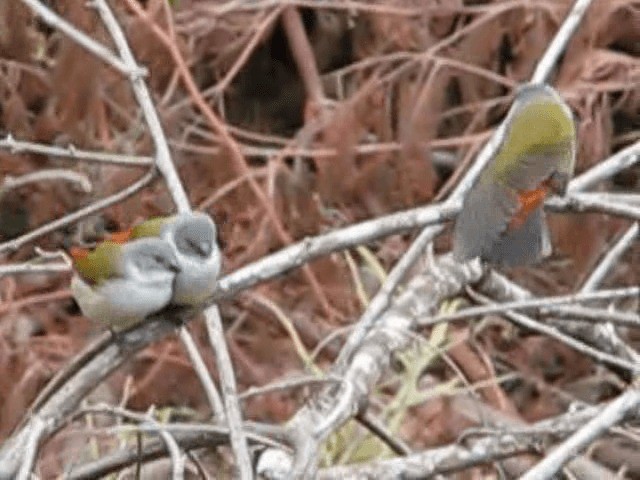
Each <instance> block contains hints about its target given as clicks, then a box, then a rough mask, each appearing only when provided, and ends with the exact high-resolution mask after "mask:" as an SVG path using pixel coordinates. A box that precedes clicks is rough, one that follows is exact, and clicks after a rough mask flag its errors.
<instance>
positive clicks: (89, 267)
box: [71, 238, 179, 332]
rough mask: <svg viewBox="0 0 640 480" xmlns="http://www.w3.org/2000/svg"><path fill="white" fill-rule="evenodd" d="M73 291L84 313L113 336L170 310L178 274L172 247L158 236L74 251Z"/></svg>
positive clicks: (105, 242) (108, 243)
mask: <svg viewBox="0 0 640 480" xmlns="http://www.w3.org/2000/svg"><path fill="white" fill-rule="evenodd" d="M71 256H72V258H73V263H74V267H75V272H74V275H73V277H72V279H71V291H72V293H73V296H74V298H75V300H76V302H77V304H78V306H79V307H80V310H81V311H82V313H83V314H84V315H85V316H86V317H88V318H89V319H91V320H93V321H95V322H97V323H98V324H101V325H104V326H107V327H109V328H110V329H111V330H112V331H113V332H118V331H121V330H125V329H127V328H129V327H132V326H134V325H137V324H138V323H140V322H142V321H143V320H144V319H145V318H146V317H148V316H149V315H151V314H153V313H157V312H159V311H160V310H162V309H163V308H164V307H166V306H167V305H168V304H169V303H170V301H171V297H172V296H173V283H174V281H175V278H176V274H177V273H178V272H179V264H178V260H177V258H176V256H175V254H174V252H173V249H172V248H171V246H170V245H169V244H168V243H167V242H166V241H164V240H162V239H159V238H141V239H139V240H133V241H130V242H127V243H123V244H120V243H116V242H113V241H104V242H102V243H100V244H98V246H97V247H96V248H95V250H93V251H89V250H86V249H82V248H77V247H76V248H73V249H72V250H71Z"/></svg>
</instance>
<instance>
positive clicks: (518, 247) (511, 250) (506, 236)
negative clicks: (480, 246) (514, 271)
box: [486, 205, 551, 266]
mask: <svg viewBox="0 0 640 480" xmlns="http://www.w3.org/2000/svg"><path fill="white" fill-rule="evenodd" d="M550 254H551V240H550V238H549V229H548V227H547V224H546V221H545V215H544V211H543V209H542V205H540V206H538V207H537V208H536V209H534V210H533V211H532V212H531V213H530V214H529V215H528V216H527V217H526V219H525V221H524V223H523V224H522V226H520V227H519V228H509V229H507V231H505V232H504V233H503V234H502V235H500V237H499V238H498V239H497V241H496V242H495V243H494V244H493V246H492V248H491V249H490V250H489V252H488V253H487V256H486V260H487V261H488V262H491V263H494V264H499V265H507V266H513V265H526V264H531V263H535V262H537V261H539V260H541V259H543V258H544V257H546V256H548V255H550Z"/></svg>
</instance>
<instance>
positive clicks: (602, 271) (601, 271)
mask: <svg viewBox="0 0 640 480" xmlns="http://www.w3.org/2000/svg"><path fill="white" fill-rule="evenodd" d="M638 231H639V228H638V222H636V223H634V224H633V225H631V226H630V227H629V229H628V230H627V231H626V232H625V233H624V235H622V236H621V237H620V239H619V240H618V241H617V242H616V244H615V245H614V246H613V247H612V248H610V249H608V251H607V254H606V255H605V256H604V258H603V259H602V261H600V262H599V263H598V266H597V267H596V268H595V269H594V270H593V272H591V275H590V276H589V278H587V280H586V281H585V282H584V284H583V285H582V288H581V289H580V291H581V292H592V291H593V290H595V289H596V288H597V287H598V285H600V284H601V283H602V281H603V280H604V278H605V277H606V276H607V274H608V273H609V271H610V270H611V269H612V268H613V266H614V264H615V263H616V262H617V261H618V260H619V259H620V257H621V256H622V255H624V253H625V252H626V251H627V249H628V248H629V247H630V246H631V244H632V243H633V241H634V240H635V239H636V237H637V236H638Z"/></svg>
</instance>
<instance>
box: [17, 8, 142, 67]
mask: <svg viewBox="0 0 640 480" xmlns="http://www.w3.org/2000/svg"><path fill="white" fill-rule="evenodd" d="M22 2H23V3H24V4H25V5H27V6H28V7H29V8H30V9H31V10H33V11H34V12H36V13H37V14H38V15H40V18H42V20H43V21H44V22H45V23H47V24H49V25H50V26H51V27H53V28H55V29H57V30H60V31H61V32H62V33H64V34H65V35H67V36H68V37H69V38H71V39H72V40H73V41H74V42H75V43H77V44H78V45H80V46H81V47H83V48H85V49H86V50H87V51H89V52H91V53H92V54H93V55H95V56H96V57H98V58H99V59H101V60H102V61H104V62H105V63H106V64H107V65H110V66H112V67H113V68H115V69H116V70H118V71H119V72H121V73H123V74H124V75H125V76H127V77H130V78H136V77H143V76H145V75H146V74H147V71H146V70H145V69H141V68H139V67H136V68H131V66H130V65H128V64H127V63H126V62H123V61H122V60H121V59H120V58H118V57H117V56H116V55H114V54H113V52H111V51H110V50H109V49H108V48H106V47H105V46H104V45H102V44H101V43H98V42H96V41H95V40H94V39H93V38H91V37H89V36H88V35H87V34H85V33H83V32H81V31H80V30H78V29H77V28H76V27H74V26H73V25H71V24H70V23H69V22H67V21H66V20H65V19H64V18H62V17H61V16H59V15H57V14H56V13H54V12H53V11H52V10H50V9H49V8H47V7H46V6H44V5H43V4H42V3H40V2H39V1H38V0H22Z"/></svg>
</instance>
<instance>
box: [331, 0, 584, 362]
mask: <svg viewBox="0 0 640 480" xmlns="http://www.w3.org/2000/svg"><path fill="white" fill-rule="evenodd" d="M591 1H592V0H578V1H576V3H575V4H574V6H573V8H572V9H571V11H570V12H569V14H568V15H567V17H566V18H565V21H564V22H563V25H562V26H561V27H560V29H559V30H558V33H556V36H555V38H554V40H553V41H552V42H551V46H552V47H553V49H552V48H551V46H550V47H549V48H548V49H547V50H546V51H545V54H544V55H543V57H542V58H541V60H540V61H539V62H538V65H539V66H538V68H537V69H536V74H537V75H538V76H537V77H536V81H538V82H540V81H544V80H545V78H546V76H547V75H549V73H550V67H549V66H548V65H549V64H550V62H551V61H555V60H557V58H558V56H559V52H560V51H562V50H563V49H564V48H565V47H566V45H567V43H568V42H569V40H570V39H571V37H572V35H573V33H574V32H575V30H576V29H577V28H578V26H579V24H580V21H581V19H582V17H583V16H584V14H585V13H586V10H587V8H586V7H588V5H589V4H591ZM565 24H568V26H567V27H565ZM451 37H453V36H450V37H448V38H447V41H450V40H451ZM508 120H509V119H505V121H503V122H502V124H501V125H500V126H499V127H498V128H497V129H496V131H495V132H494V134H493V136H492V137H491V139H490V140H489V141H488V142H487V143H486V144H485V145H484V147H483V148H482V150H481V151H480V153H479V154H478V156H477V158H476V161H475V162H474V163H473V165H472V166H471V168H470V169H469V171H468V172H467V174H466V175H465V176H464V178H463V179H462V180H461V181H460V183H459V184H458V186H457V187H456V188H455V189H454V191H453V192H452V194H451V196H450V197H449V199H447V201H446V202H445V205H447V206H454V205H455V206H458V205H459V204H461V203H462V200H463V198H464V196H465V194H466V192H467V191H468V190H469V188H471V185H473V183H474V182H475V180H476V178H477V177H478V175H480V172H481V171H482V170H483V169H484V167H485V166H486V165H487V164H488V163H489V161H490V160H491V158H493V157H494V156H495V154H496V152H497V151H498V148H499V146H500V142H501V139H502V138H503V137H504V131H505V128H506V124H507V121H508ZM441 231H442V227H440V226H436V227H427V228H425V229H424V230H423V231H422V232H421V233H420V235H419V236H418V238H416V240H415V241H414V242H413V244H412V245H411V247H409V249H408V250H407V252H406V253H405V254H404V256H403V257H402V258H401V259H400V260H399V261H398V263H397V264H396V265H395V266H394V268H393V269H392V270H391V272H390V273H389V275H388V277H387V280H386V282H385V284H384V285H383V287H382V288H381V289H380V290H379V291H378V293H377V294H376V295H375V297H374V298H373V299H372V300H371V302H370V303H369V307H368V308H367V309H366V311H365V312H364V313H363V314H362V316H361V317H360V320H359V322H358V324H357V326H356V328H355V330H354V332H353V333H352V334H351V335H350V336H349V337H348V338H347V342H346V343H345V345H344V346H343V348H342V351H341V352H340V355H339V356H338V359H337V360H336V363H335V368H337V369H338V371H339V370H341V369H344V368H345V364H346V362H347V361H348V360H349V358H350V357H351V356H352V354H353V352H354V350H355V349H356V348H358V345H360V344H361V343H362V340H363V339H364V337H365V336H366V334H367V332H368V331H369V330H370V329H371V327H372V325H373V324H374V323H375V321H376V319H377V318H379V316H380V314H381V313H382V312H383V311H384V309H385V308H387V307H388V306H389V303H390V297H391V295H392V294H393V292H394V291H395V289H396V288H397V286H398V284H399V283H400V282H401V281H402V279H403V278H404V276H405V272H406V271H407V270H408V269H409V268H410V267H411V266H412V265H415V263H416V261H417V260H418V258H419V256H420V255H421V254H422V252H424V249H425V247H426V245H427V244H428V243H429V242H431V241H432V240H433V239H434V238H435V236H436V235H437V234H438V233H440V232H441Z"/></svg>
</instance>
